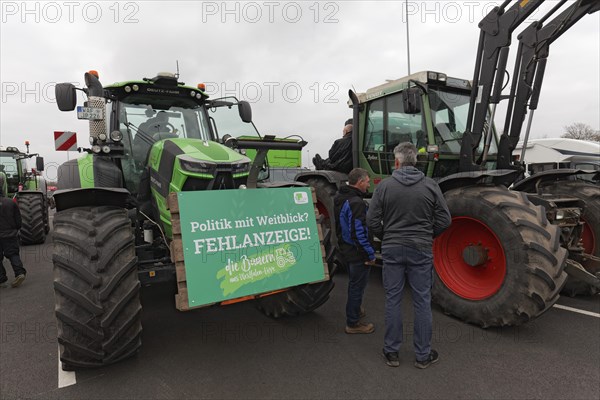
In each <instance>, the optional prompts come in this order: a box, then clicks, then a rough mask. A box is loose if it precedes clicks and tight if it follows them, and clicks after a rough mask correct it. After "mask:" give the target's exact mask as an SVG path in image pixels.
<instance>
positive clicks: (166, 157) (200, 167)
mask: <svg viewBox="0 0 600 400" xmlns="http://www.w3.org/2000/svg"><path fill="white" fill-rule="evenodd" d="M176 159H177V160H178V161H179V163H180V165H181V168H182V169H183V170H185V171H188V172H192V173H202V172H205V169H209V168H210V167H211V166H213V165H214V166H215V167H216V165H220V166H221V165H223V164H231V165H232V166H237V165H238V164H243V166H244V168H249V163H250V159H249V158H248V157H246V156H244V155H242V154H240V153H238V152H237V151H234V150H232V149H230V148H228V147H225V146H223V145H221V144H219V143H216V142H212V141H202V140H198V139H167V140H161V141H159V142H157V143H155V144H154V145H153V146H152V151H151V153H150V159H149V162H150V166H151V167H152V168H153V169H154V170H159V169H160V165H161V164H164V163H165V162H168V163H169V164H171V165H170V166H172V165H173V164H172V163H174V162H175V160H176ZM234 169H235V168H234Z"/></svg>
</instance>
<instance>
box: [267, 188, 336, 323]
mask: <svg viewBox="0 0 600 400" xmlns="http://www.w3.org/2000/svg"><path fill="white" fill-rule="evenodd" d="M311 181H312V182H311ZM318 182H319V185H318V188H317V186H313V184H315V185H316V183H315V182H314V181H313V180H309V181H308V182H307V183H308V184H309V185H311V186H313V187H315V192H316V194H317V199H319V200H325V201H326V202H327V203H324V204H326V207H328V206H327V204H328V203H329V201H330V202H331V207H332V208H331V211H329V207H328V211H329V215H333V195H335V186H333V185H332V186H333V188H334V189H333V193H332V190H331V188H330V187H327V186H324V185H322V184H321V180H318ZM319 195H321V196H322V197H319ZM327 196H329V197H327ZM317 223H318V224H320V225H321V228H322V231H323V238H324V240H323V246H324V247H325V253H326V254H325V255H324V256H325V259H326V261H327V265H328V268H329V277H330V279H329V280H327V281H325V282H319V283H314V284H309V285H300V286H296V287H294V288H292V289H290V290H288V291H285V292H281V293H276V294H274V295H270V296H266V297H262V298H259V299H258V300H257V307H258V309H259V310H261V311H262V312H263V313H264V314H265V315H267V316H269V317H272V318H280V317H284V316H298V315H302V314H306V313H308V312H311V311H313V310H315V309H317V308H319V307H320V306H322V305H323V304H324V303H325V302H326V301H327V300H329V293H331V290H332V289H333V287H334V282H333V275H334V274H335V270H336V264H335V262H336V261H335V255H336V250H335V246H334V244H333V239H332V238H333V237H335V235H333V234H332V228H331V224H330V222H329V221H328V220H326V219H325V216H324V215H320V216H319V218H318V220H317Z"/></svg>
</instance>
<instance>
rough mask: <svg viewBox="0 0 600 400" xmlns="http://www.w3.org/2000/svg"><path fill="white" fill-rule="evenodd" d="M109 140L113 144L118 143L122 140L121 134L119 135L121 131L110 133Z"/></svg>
mask: <svg viewBox="0 0 600 400" xmlns="http://www.w3.org/2000/svg"><path fill="white" fill-rule="evenodd" d="M110 138H111V139H112V141H113V142H120V141H121V140H122V139H123V134H122V133H121V131H116V130H115V131H112V132H111V133H110Z"/></svg>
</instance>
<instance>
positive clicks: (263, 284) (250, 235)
mask: <svg viewBox="0 0 600 400" xmlns="http://www.w3.org/2000/svg"><path fill="white" fill-rule="evenodd" d="M177 196H178V203H179V212H180V219H181V236H182V244H183V253H184V260H185V273H186V280H187V288H188V301H189V306H190V308H191V307H197V306H201V305H205V304H211V303H215V302H220V301H223V300H229V299H234V298H238V297H243V296H248V295H254V294H259V293H265V292H270V291H274V290H278V289H283V288H287V287H291V286H296V285H300V284H304V283H310V282H316V281H321V280H323V279H325V270H324V267H323V259H322V254H321V244H320V242H319V235H318V230H317V223H316V218H315V211H314V205H313V201H312V194H311V191H310V188H298V187H296V188H276V189H239V190H215V191H202V192H180V193H178V194H177Z"/></svg>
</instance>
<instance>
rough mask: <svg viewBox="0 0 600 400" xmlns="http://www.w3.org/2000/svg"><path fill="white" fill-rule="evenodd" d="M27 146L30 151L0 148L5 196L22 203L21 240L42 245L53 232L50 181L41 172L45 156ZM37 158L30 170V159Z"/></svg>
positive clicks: (0, 170) (28, 243)
mask: <svg viewBox="0 0 600 400" xmlns="http://www.w3.org/2000/svg"><path fill="white" fill-rule="evenodd" d="M25 145H26V146H27V152H26V153H23V152H21V151H19V149H18V148H16V147H10V146H9V147H6V148H5V147H0V173H1V172H3V173H4V175H5V176H6V182H5V184H6V191H7V193H5V195H6V196H9V197H14V198H16V200H17V203H18V204H19V209H20V211H21V217H22V221H23V225H22V228H21V230H20V232H19V235H20V240H21V243H22V244H24V245H30V244H40V243H44V242H45V241H46V235H47V234H48V232H49V231H50V225H49V222H48V195H47V188H46V180H45V179H44V178H43V177H42V176H41V174H40V172H42V171H43V170H44V159H43V158H42V157H40V156H39V155H38V154H29V142H25ZM33 157H35V162H36V168H35V169H32V170H28V169H27V163H26V161H27V160H28V159H30V158H33Z"/></svg>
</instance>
